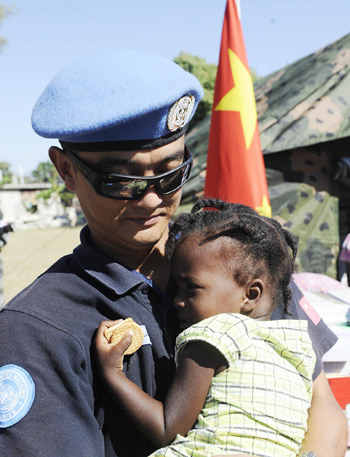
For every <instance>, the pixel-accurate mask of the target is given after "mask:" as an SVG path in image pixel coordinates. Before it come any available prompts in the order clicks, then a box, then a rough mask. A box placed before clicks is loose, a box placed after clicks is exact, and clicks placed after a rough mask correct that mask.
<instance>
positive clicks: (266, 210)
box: [255, 194, 272, 217]
mask: <svg viewBox="0 0 350 457" xmlns="http://www.w3.org/2000/svg"><path fill="white" fill-rule="evenodd" d="M255 209H256V211H257V212H258V213H259V214H260V216H266V217H271V216H272V211H271V206H270V204H269V200H268V199H267V197H266V195H265V194H264V195H263V198H262V202H261V206H257V207H256V208H255Z"/></svg>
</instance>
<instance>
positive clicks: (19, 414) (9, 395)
mask: <svg viewBox="0 0 350 457" xmlns="http://www.w3.org/2000/svg"><path fill="white" fill-rule="evenodd" d="M34 397H35V385H34V381H33V379H32V377H31V376H30V374H29V373H28V372H27V371H26V370H24V369H23V368H21V367H19V366H17V365H4V366H3V367H1V368H0V428H7V427H10V426H11V425H14V424H16V423H17V422H19V421H20V420H21V419H23V417H24V416H25V415H26V414H27V413H28V411H29V410H30V408H31V406H32V403H33V401H34Z"/></svg>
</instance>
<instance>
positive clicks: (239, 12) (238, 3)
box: [235, 0, 242, 21]
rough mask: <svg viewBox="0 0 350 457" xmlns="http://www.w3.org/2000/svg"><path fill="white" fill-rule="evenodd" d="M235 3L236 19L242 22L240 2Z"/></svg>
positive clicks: (237, 0)
mask: <svg viewBox="0 0 350 457" xmlns="http://www.w3.org/2000/svg"><path fill="white" fill-rule="evenodd" d="M235 3H236V8H237V13H238V17H239V19H240V21H241V20H242V17H241V0H235Z"/></svg>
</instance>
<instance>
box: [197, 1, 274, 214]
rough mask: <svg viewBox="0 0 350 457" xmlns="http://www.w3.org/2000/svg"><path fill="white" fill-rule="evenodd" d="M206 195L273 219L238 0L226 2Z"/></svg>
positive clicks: (210, 137)
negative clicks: (250, 209)
mask: <svg viewBox="0 0 350 457" xmlns="http://www.w3.org/2000/svg"><path fill="white" fill-rule="evenodd" d="M204 194H205V196H206V197H215V198H221V199H222V200H225V201H228V202H234V203H243V204H245V205H248V206H251V207H253V208H255V209H256V210H257V211H258V212H259V213H260V214H263V215H265V216H271V206H270V201H269V194H268V188H267V180H266V173H265V165H264V159H263V155H262V151H261V145H260V139H259V130H258V120H257V113H256V104H255V96H254V88H253V83H252V78H251V76H250V72H249V67H248V60H247V55H246V50H245V45H244V40H243V33H242V28H241V22H240V19H239V17H238V13H237V7H236V4H235V1H234V0H227V5H226V11H225V18H224V25H223V29H222V38H221V49H220V58H219V66H218V72H217V76H216V83H215V92H214V103H213V110H212V118H211V125H210V133H209V146H208V159H207V172H206V180H205V188H204Z"/></svg>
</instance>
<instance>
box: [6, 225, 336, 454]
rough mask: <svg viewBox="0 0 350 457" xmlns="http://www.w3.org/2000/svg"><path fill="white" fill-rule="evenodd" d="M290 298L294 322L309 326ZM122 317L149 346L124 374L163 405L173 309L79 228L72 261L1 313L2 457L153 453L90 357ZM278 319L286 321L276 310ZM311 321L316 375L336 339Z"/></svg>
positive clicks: (168, 373) (52, 271)
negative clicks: (103, 326)
mask: <svg viewBox="0 0 350 457" xmlns="http://www.w3.org/2000/svg"><path fill="white" fill-rule="evenodd" d="M294 287H295V286H293V288H294ZM295 294H296V295H295V299H294V301H293V304H292V308H291V310H292V312H293V317H294V318H303V319H307V318H308V316H307V314H305V313H304V311H303V310H302V308H301V307H300V306H299V305H298V301H299V299H300V298H301V297H302V295H301V294H300V296H299V295H298V294H299V292H298V291H297V290H296V291H295ZM127 317H132V318H133V319H134V320H135V321H136V322H137V323H139V324H141V325H144V326H145V327H146V330H147V333H148V336H149V340H148V339H147V338H146V339H145V341H144V343H146V344H144V345H143V346H142V347H141V348H140V349H139V350H138V351H137V352H136V353H135V354H133V355H131V356H126V357H125V365H124V368H125V371H126V374H127V376H128V377H129V378H130V379H131V380H132V381H133V382H135V383H136V384H137V385H138V386H139V387H141V388H142V389H143V390H144V391H146V392H147V393H148V394H150V395H151V396H153V397H155V398H157V399H159V400H162V399H163V398H164V396H165V393H166V391H167V389H168V386H169V384H170V382H171V379H172V376H173V372H174V364H173V358H172V355H173V354H172V351H173V345H174V337H175V336H176V332H175V331H174V324H175V325H176V320H175V319H174V314H173V311H172V309H171V307H170V306H169V304H167V303H164V300H162V299H161V297H160V296H159V295H158V294H157V293H156V292H155V291H154V290H153V289H152V287H150V286H149V285H148V284H147V282H146V281H143V279H142V277H140V276H138V275H136V274H134V273H133V272H131V271H130V270H128V269H127V268H124V267H123V266H121V265H119V264H118V263H116V262H115V261H114V260H113V259H111V258H109V257H108V256H106V255H104V254H102V253H101V252H99V251H98V249H96V247H94V246H93V245H92V243H91V241H90V232H89V229H88V227H85V228H84V229H83V230H82V232H81V244H80V245H79V246H78V247H77V248H76V249H75V250H74V252H73V254H71V255H68V256H65V257H63V258H62V259H60V260H59V261H58V262H56V263H55V264H54V265H53V266H52V267H51V268H50V269H49V270H47V271H46V272H45V273H44V274H42V275H41V276H39V278H37V279H36V280H35V281H34V282H33V283H32V284H31V285H30V286H29V287H27V288H26V289H25V290H23V291H22V292H21V293H19V294H18V295H17V296H16V297H15V298H14V299H13V300H12V301H11V302H10V303H8V304H7V305H6V307H5V308H3V310H2V311H1V312H0V329H1V330H0V348H1V349H0V367H5V368H0V455H1V457H13V456H16V457H41V456H43V457H63V456H69V457H115V456H118V457H129V456H130V457H131V456H132V457H143V456H146V455H148V454H149V453H151V452H152V451H153V450H154V446H153V445H152V444H151V443H150V442H149V441H148V440H147V439H146V438H144V437H143V436H141V435H140V434H139V433H138V432H137V431H136V430H135V429H134V428H133V427H132V426H131V425H130V424H129V423H128V421H127V419H126V418H125V417H124V415H123V414H122V413H121V412H120V411H119V410H118V407H117V406H116V405H115V404H114V403H113V401H112V400H111V398H110V397H109V396H108V394H107V393H106V391H105V390H104V389H103V388H102V385H101V382H100V379H99V377H98V373H97V370H96V367H95V364H94V360H93V354H92V340H93V336H94V333H95V331H96V329H97V327H98V325H99V323H100V322H101V321H102V320H105V319H112V320H114V319H118V318H127ZM276 317H278V318H281V317H286V316H284V315H283V311H282V310H277V311H276V313H275V318H276ZM309 323H310V325H309V326H310V335H311V338H312V339H313V344H314V348H315V350H316V353H317V356H318V362H317V367H316V370H315V376H317V375H318V374H319V372H320V370H321V368H322V361H321V359H322V356H323V354H324V353H325V352H326V351H327V350H328V349H329V348H330V347H332V346H333V344H334V343H335V341H336V337H335V336H334V335H333V333H332V332H331V331H330V330H329V329H328V328H327V326H326V325H325V324H324V323H323V322H322V320H321V321H320V322H318V324H317V325H314V323H313V322H312V321H311V320H309ZM13 367H14V368H13ZM22 369H24V370H25V372H26V373H27V374H28V376H29V378H30V381H29V380H28V379H27V378H26V375H23V377H22V375H21V373H22V371H20V370H22ZM31 382H32V384H31ZM4 386H5V387H4ZM25 388H27V391H25ZM26 392H27V393H26ZM27 394H28V395H32V397H33V398H34V400H33V403H32V404H31V405H30V402H29V403H28V401H29V400H28V399H27V403H26V404H25V400H26V398H24V397H26V395H27ZM28 395H27V397H28ZM22 397H23V399H24V400H23V401H22V400H21V398H22ZM11 424H12V425H11Z"/></svg>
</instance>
